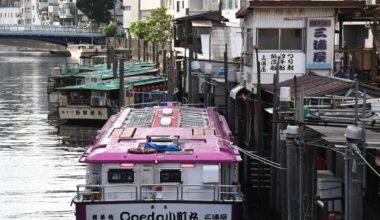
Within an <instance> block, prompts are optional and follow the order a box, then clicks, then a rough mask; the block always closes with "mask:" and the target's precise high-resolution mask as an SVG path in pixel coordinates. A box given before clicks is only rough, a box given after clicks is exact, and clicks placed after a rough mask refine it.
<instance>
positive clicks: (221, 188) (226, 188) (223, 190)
mask: <svg viewBox="0 0 380 220" xmlns="http://www.w3.org/2000/svg"><path fill="white" fill-rule="evenodd" d="M242 195H243V194H242V193H241V186H240V185H218V196H219V197H218V200H219V201H228V200H232V201H235V200H242V199H243V198H242Z"/></svg>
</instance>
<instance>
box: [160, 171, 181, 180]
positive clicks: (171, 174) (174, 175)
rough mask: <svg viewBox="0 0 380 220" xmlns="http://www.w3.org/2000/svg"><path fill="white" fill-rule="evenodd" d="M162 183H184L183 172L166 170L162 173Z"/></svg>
mask: <svg viewBox="0 0 380 220" xmlns="http://www.w3.org/2000/svg"><path fill="white" fill-rule="evenodd" d="M160 182H161V183H182V179H181V170H177V169H165V170H161V171H160Z"/></svg>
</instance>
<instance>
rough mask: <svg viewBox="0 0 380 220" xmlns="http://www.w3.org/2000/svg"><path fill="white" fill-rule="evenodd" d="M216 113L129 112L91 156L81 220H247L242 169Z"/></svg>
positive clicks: (111, 124)
mask: <svg viewBox="0 0 380 220" xmlns="http://www.w3.org/2000/svg"><path fill="white" fill-rule="evenodd" d="M230 134H231V131H230V129H229V128H228V125H227V123H226V120H225V118H224V117H223V116H221V115H219V114H218V113H217V112H216V110H215V109H214V108H207V109H204V108H192V107H173V106H170V107H168V106H167V107H153V108H143V109H133V108H125V109H123V110H122V111H120V112H119V113H118V114H116V115H113V116H112V117H111V118H110V119H109V120H108V121H107V123H106V124H105V125H104V127H103V128H102V129H101V130H100V131H99V132H98V135H97V136H96V138H94V140H93V141H92V143H91V144H90V146H89V147H88V148H87V149H86V151H85V152H84V153H83V154H82V155H81V157H80V160H79V161H80V162H82V163H86V184H83V185H78V186H77V195H76V197H75V198H74V199H73V202H74V203H75V214H76V219H77V220H84V219H87V220H102V219H107V220H116V219H120V220H216V219H217V220H241V219H242V202H243V195H242V193H241V189H240V184H239V177H238V172H239V169H238V165H239V163H240V162H241V160H242V159H241V157H240V154H239V152H238V151H237V150H236V149H235V148H234V145H233V143H232V142H231V141H230V139H231V135H230Z"/></svg>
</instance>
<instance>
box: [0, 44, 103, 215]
mask: <svg viewBox="0 0 380 220" xmlns="http://www.w3.org/2000/svg"><path fill="white" fill-rule="evenodd" d="M18 50H21V51H18ZM70 59H71V58H65V57H53V56H51V55H50V54H49V53H48V52H35V51H34V52H33V50H26V49H25V48H24V47H20V48H18V47H15V46H4V45H0V219H2V220H3V219H39V220H42V219H74V218H75V216H74V206H70V202H71V199H72V198H73V197H74V195H75V186H76V185H77V184H82V183H84V174H85V167H84V166H83V165H82V164H80V163H79V162H78V158H79V156H80V154H81V152H82V151H83V150H84V148H85V146H86V145H87V143H88V142H87V140H88V137H89V136H90V135H93V134H95V133H96V130H97V129H99V128H98V127H86V126H83V125H81V126H74V125H58V123H57V121H56V120H55V119H54V118H55V117H53V116H54V115H53V114H51V113H50V111H51V110H54V107H52V106H49V104H48V102H47V101H48V98H47V94H46V86H47V77H48V74H49V72H50V68H51V67H55V66H59V65H61V64H63V63H64V62H67V61H75V60H70Z"/></svg>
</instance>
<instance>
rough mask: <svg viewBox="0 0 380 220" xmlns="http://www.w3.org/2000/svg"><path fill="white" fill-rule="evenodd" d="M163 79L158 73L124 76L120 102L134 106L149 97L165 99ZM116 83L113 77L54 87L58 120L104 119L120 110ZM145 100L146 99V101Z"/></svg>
mask: <svg viewBox="0 0 380 220" xmlns="http://www.w3.org/2000/svg"><path fill="white" fill-rule="evenodd" d="M165 82H166V78H165V77H161V76H130V77H126V78H124V88H125V94H126V96H125V97H124V104H125V105H134V104H136V103H141V102H142V101H144V98H145V96H144V94H145V93H147V92H152V93H155V94H156V93H161V96H159V97H158V96H157V95H155V94H151V96H150V97H152V98H153V97H154V98H157V100H154V99H152V100H149V101H160V102H162V101H165V100H164V99H165V95H166V93H165V92H164V91H163V90H165ZM119 90H120V82H119V79H117V80H110V81H101V82H97V81H95V82H89V83H86V84H80V85H72V86H65V87H61V88H57V91H58V92H59V100H58V115H59V119H60V120H107V119H108V118H109V117H110V116H111V115H113V114H115V113H116V112H118V111H119V109H120V103H119V101H120V98H119V92H120V91H119ZM146 101H148V100H146Z"/></svg>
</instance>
